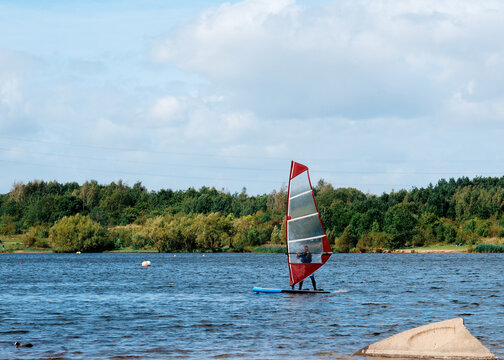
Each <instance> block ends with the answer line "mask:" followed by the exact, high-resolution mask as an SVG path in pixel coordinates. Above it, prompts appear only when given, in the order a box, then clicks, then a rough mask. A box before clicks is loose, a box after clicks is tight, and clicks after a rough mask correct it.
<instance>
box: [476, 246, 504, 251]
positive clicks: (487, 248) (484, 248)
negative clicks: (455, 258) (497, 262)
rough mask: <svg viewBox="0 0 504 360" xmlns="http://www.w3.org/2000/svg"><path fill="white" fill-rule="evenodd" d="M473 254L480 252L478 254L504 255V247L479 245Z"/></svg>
mask: <svg viewBox="0 0 504 360" xmlns="http://www.w3.org/2000/svg"><path fill="white" fill-rule="evenodd" d="M473 252H478V253H504V245H495V244H478V245H476V247H475V248H474V249H473Z"/></svg>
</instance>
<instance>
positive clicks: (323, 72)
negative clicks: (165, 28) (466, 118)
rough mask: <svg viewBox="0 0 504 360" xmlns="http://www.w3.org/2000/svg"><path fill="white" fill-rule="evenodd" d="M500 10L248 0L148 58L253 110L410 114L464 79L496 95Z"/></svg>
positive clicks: (429, 108) (449, 0)
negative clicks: (165, 63) (207, 82)
mask: <svg viewBox="0 0 504 360" xmlns="http://www.w3.org/2000/svg"><path fill="white" fill-rule="evenodd" d="M503 15H504V4H503V3H501V2H497V1H482V2H477V3H474V2H473V1H469V0H464V1H455V0H445V1H422V2H418V1H398V0H384V1H378V2H377V1H368V0H357V1H338V2H333V3H330V4H328V5H325V6H315V5H314V6H309V5H308V6H300V5H297V4H296V3H295V2H293V1H278V2H272V1H263V0H261V1H256V0H246V1H243V2H240V3H236V4H233V5H229V4H226V5H223V6H221V7H220V8H218V9H217V10H214V11H208V12H205V13H203V14H202V15H201V16H200V17H199V18H198V19H196V20H194V21H193V22H191V23H189V24H187V25H185V26H183V27H181V28H180V29H179V30H178V31H176V32H175V33H174V34H173V35H171V36H170V37H168V38H166V39H165V40H163V41H160V42H159V43H157V44H156V45H155V47H154V49H153V54H155V55H153V56H154V58H155V59H156V60H158V61H168V62H171V63H173V64H175V65H177V66H178V67H180V68H181V69H183V70H184V71H186V72H189V73H197V74H200V75H203V76H204V77H206V78H207V79H209V80H210V81H212V82H213V84H214V85H216V86H219V87H220V88H222V89H225V90H227V91H228V92H229V94H232V95H230V96H228V101H229V103H230V104H233V105H236V106H238V107H241V108H248V109H251V110H252V111H253V112H254V113H256V114H257V115H260V116H275V117H311V116H343V117H350V118H367V117H376V116H399V117H406V118H409V117H418V116H424V115H429V114H435V113H437V112H439V111H441V110H442V109H443V107H444V106H446V103H447V101H449V99H450V98H451V96H452V94H453V93H454V92H456V91H458V89H459V88H460V87H461V86H463V85H464V84H467V83H468V82H470V81H472V82H473V84H474V85H473V89H474V94H473V96H488V97H490V96H494V95H495V91H500V84H501V83H502V80H504V78H503V77H504V74H503V73H502V71H500V68H501V67H498V66H496V64H500V63H501V61H500V60H499V59H501V58H502V56H503V55H504V43H502V41H500V38H499V37H498V36H496V34H499V33H502V32H504V24H503V23H502V21H501V18H502V16H503ZM481 84H485V86H484V87H485V90H480V91H483V92H480V93H478V89H481V88H482V86H481ZM492 89H493V90H492Z"/></svg>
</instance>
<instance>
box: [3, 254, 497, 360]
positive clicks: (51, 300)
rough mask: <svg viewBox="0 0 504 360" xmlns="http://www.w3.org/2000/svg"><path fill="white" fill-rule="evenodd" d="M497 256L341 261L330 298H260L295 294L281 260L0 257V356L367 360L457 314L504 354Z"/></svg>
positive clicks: (326, 283)
mask: <svg viewBox="0 0 504 360" xmlns="http://www.w3.org/2000/svg"><path fill="white" fill-rule="evenodd" d="M144 260H150V261H151V263H152V265H151V266H150V267H148V268H144V267H142V266H141V263H142V261H144ZM503 260H504V255H502V254H335V255H333V256H332V257H331V259H330V260H329V262H328V263H327V264H326V265H325V266H324V267H322V268H321V269H320V270H319V271H318V272H317V274H316V276H317V284H318V285H319V286H320V287H322V288H324V289H325V290H329V291H331V293H330V294H327V295H321V294H317V295H288V294H268V295H258V294H255V293H253V292H252V291H251V289H252V287H253V286H260V287H271V288H287V287H288V273H287V265H286V256H285V255H282V254H206V256H202V254H177V256H174V255H173V254H80V255H77V254H0V279H1V280H0V281H1V288H0V324H1V326H0V359H39V358H40V359H49V358H51V359H53V358H57V359H135V358H138V359H168V358H187V359H211V358H232V359H234V358H240V359H283V358H287V357H289V358H294V359H307V358H308V359H320V358H322V359H334V358H336V359H350V358H352V359H360V358H358V357H352V356H351V354H352V353H354V352H355V351H357V350H359V349H360V348H362V347H364V346H366V345H368V344H370V343H373V342H376V341H378V340H381V339H383V338H386V337H388V336H391V335H393V334H395V333H397V332H400V331H404V330H407V329H410V328H412V327H416V326H420V325H424V324H427V323H430V322H435V321H441V320H446V319H451V318H454V317H462V318H464V320H465V324H466V327H467V328H468V329H469V331H471V333H472V334H473V335H474V336H476V337H477V338H478V339H480V341H481V342H482V343H483V344H484V345H485V346H486V347H488V348H489V349H490V351H492V352H493V353H494V354H496V355H497V356H499V357H500V358H504V289H503V284H502V280H503V274H504V261H503ZM305 287H311V284H310V281H309V279H308V281H306V282H305ZM14 341H20V342H30V343H32V344H33V347H32V348H16V347H14V346H13V343H14Z"/></svg>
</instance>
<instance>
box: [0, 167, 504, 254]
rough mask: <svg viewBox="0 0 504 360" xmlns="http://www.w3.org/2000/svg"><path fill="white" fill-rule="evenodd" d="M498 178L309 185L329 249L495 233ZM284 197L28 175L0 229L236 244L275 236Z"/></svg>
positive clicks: (215, 246) (196, 245)
mask: <svg viewBox="0 0 504 360" xmlns="http://www.w3.org/2000/svg"><path fill="white" fill-rule="evenodd" d="M503 185H504V177H501V178H491V177H486V178H483V177H477V178H474V179H469V178H467V177H464V178H460V179H457V180H455V179H450V180H444V179H443V180H440V181H439V182H438V183H437V184H436V185H429V186H428V187H426V188H420V189H418V188H413V189H412V190H409V191H407V190H401V191H397V192H391V193H389V194H387V193H384V194H382V195H381V196H377V195H372V194H365V193H362V192H361V191H359V190H356V189H353V188H337V189H335V188H333V187H332V185H330V184H328V183H326V182H324V181H323V180H320V181H319V182H318V183H317V185H316V186H315V188H314V193H315V197H316V200H317V204H318V207H319V210H320V214H321V218H322V221H323V223H324V227H325V228H326V231H327V233H328V236H329V239H330V241H331V243H332V244H333V246H334V249H335V250H336V251H342V252H348V251H359V252H366V251H380V250H385V249H397V248H403V247H412V246H424V245H429V244H434V243H456V244H471V245H476V244H478V243H479V242H481V241H482V239H485V238H496V237H503V236H504V190H503V189H504V186H503ZM285 204H286V189H280V190H279V191H276V190H274V191H273V192H272V193H270V194H264V195H259V196H249V195H247V193H246V189H243V191H242V192H241V193H235V194H230V193H228V192H225V191H218V190H216V189H214V188H207V187H203V188H201V189H199V190H196V189H194V188H190V189H187V190H179V191H172V190H165V189H163V190H159V191H148V190H147V189H146V188H145V187H144V186H143V185H142V184H141V183H136V184H134V185H133V186H128V185H127V184H124V183H123V182H122V181H119V182H117V183H115V182H113V183H111V184H109V185H101V184H98V183H97V182H96V181H89V182H86V183H84V184H82V185H79V184H77V183H67V184H60V183H57V182H44V181H32V182H30V183H28V184H22V183H16V184H14V185H13V188H12V190H11V191H10V192H9V193H7V194H3V195H0V235H15V234H24V235H25V239H26V243H27V246H35V247H52V248H53V249H54V250H56V251H101V250H104V249H118V248H125V247H132V248H135V249H142V248H156V249H158V250H159V251H198V250H211V251H218V250H224V251H243V250H247V249H249V248H250V247H254V246H261V245H265V244H285V228H284V218H285ZM72 234H76V235H72ZM83 234H84V235H83ZM73 236H74V237H75V238H74V237H73Z"/></svg>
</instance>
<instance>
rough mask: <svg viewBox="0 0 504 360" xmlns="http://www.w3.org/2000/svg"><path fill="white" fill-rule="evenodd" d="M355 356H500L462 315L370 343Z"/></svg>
mask: <svg viewBox="0 0 504 360" xmlns="http://www.w3.org/2000/svg"><path fill="white" fill-rule="evenodd" d="M354 355H365V356H378V357H394V358H432V359H478V360H486V359H488V360H493V359H498V358H497V357H496V356H495V355H494V354H492V353H491V352H490V350H488V349H487V348H486V347H485V346H483V344H481V343H480V342H479V340H478V339H476V338H475V337H474V336H472V335H471V333H470V332H469V330H467V328H466V327H465V326H464V320H463V319H462V318H455V319H451V320H445V321H440V322H436V323H432V324H428V325H424V326H420V327H417V328H414V329H410V330H407V331H404V332H402V333H399V334H396V335H394V336H391V337H389V338H387V339H384V340H382V341H378V342H376V343H374V344H371V345H368V346H366V347H365V348H364V349H361V350H359V351H358V352H356V353H355V354H354Z"/></svg>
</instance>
